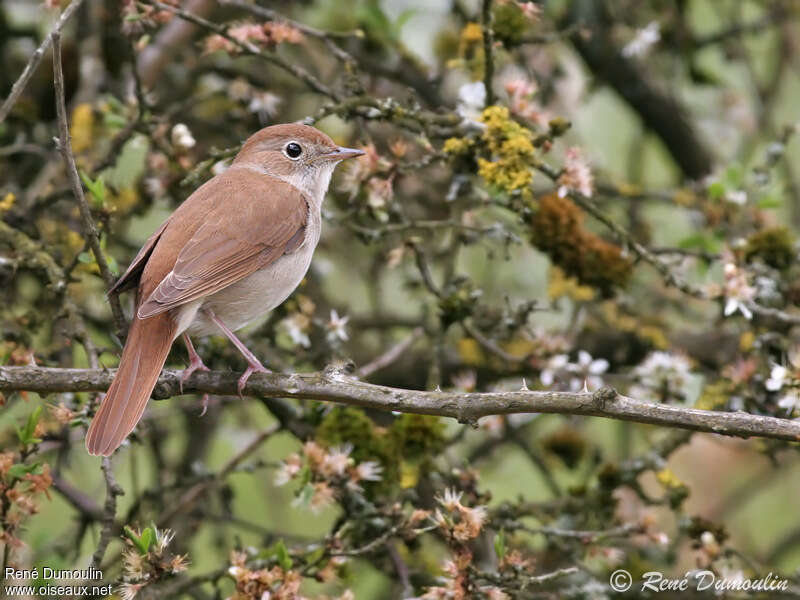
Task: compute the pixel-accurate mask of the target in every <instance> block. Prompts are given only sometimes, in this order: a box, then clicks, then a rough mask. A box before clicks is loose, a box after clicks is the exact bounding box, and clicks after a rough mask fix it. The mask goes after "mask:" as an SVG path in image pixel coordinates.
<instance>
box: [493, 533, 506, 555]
mask: <svg viewBox="0 0 800 600" xmlns="http://www.w3.org/2000/svg"><path fill="white" fill-rule="evenodd" d="M494 553H495V556H497V560H503V557H504V556H505V555H506V531H505V529H501V530H500V531H498V532H497V535H495V536H494Z"/></svg>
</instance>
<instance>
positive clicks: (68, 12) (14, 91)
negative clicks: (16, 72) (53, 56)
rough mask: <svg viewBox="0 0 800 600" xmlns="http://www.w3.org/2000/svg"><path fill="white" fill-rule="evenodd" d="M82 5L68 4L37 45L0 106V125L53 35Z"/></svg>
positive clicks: (76, 1)
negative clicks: (51, 28) (51, 29)
mask: <svg viewBox="0 0 800 600" xmlns="http://www.w3.org/2000/svg"><path fill="white" fill-rule="evenodd" d="M82 3H83V0H73V1H72V2H70V4H69V6H67V8H66V9H65V10H64V12H63V13H62V14H61V16H60V17H59V18H58V21H56V24H55V26H54V27H53V31H52V32H51V33H50V34H49V35H48V36H47V37H45V38H44V39H43V40H42V43H41V44H39V47H38V48H37V49H36V50H35V51H34V53H33V54H31V57H30V59H29V60H28V64H27V65H25V69H23V71H22V73H21V74H20V76H19V79H17V80H16V81H15V82H14V85H13V86H12V87H11V93H10V94H9V95H8V98H6V99H5V100H4V101H3V106H0V123H2V122H3V121H5V119H6V117H7V116H8V113H9V112H11V109H12V108H13V107H14V105H15V104H16V103H17V100H19V97H20V96H21V95H22V92H23V91H24V90H25V86H26V85H28V82H29V81H30V79H31V77H33V74H34V73H35V72H36V67H38V66H39V63H41V62H42V58H44V53H45V52H47V50H48V49H49V48H50V44H52V43H53V37H52V34H53V33H59V32H60V31H61V28H62V27H64V23H66V22H67V21H68V20H69V18H70V17H71V16H72V13H74V12H75V11H76V10H78V8H79V7H80V5H81V4H82Z"/></svg>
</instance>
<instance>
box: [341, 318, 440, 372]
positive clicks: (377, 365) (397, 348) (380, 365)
mask: <svg viewBox="0 0 800 600" xmlns="http://www.w3.org/2000/svg"><path fill="white" fill-rule="evenodd" d="M423 333H425V330H424V329H423V328H422V327H416V328H415V329H414V330H413V331H412V332H411V335H409V336H408V337H407V338H405V339H403V340H401V341H400V342H399V343H397V344H395V345H394V346H392V347H391V348H389V349H388V350H387V351H386V352H384V353H383V354H381V355H380V356H378V357H376V358H375V359H373V360H371V361H370V362H368V363H367V364H365V365H364V366H363V367H361V368H360V369H358V370H357V371H356V375H358V376H359V377H362V378H364V377H369V376H370V375H372V374H373V373H374V372H376V371H380V370H381V369H384V368H386V367H388V366H389V365H390V364H392V363H393V362H394V361H396V360H397V359H398V358H400V357H401V356H402V355H403V353H404V352H405V351H406V350H408V349H409V348H410V347H411V346H412V345H413V344H414V342H416V341H417V340H418V339H419V338H420V337H421V336H422V334H423Z"/></svg>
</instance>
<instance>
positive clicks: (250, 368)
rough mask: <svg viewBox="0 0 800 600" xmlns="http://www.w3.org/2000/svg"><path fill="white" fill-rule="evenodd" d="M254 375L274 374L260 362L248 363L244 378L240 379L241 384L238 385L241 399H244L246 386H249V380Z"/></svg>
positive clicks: (243, 374)
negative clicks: (243, 393) (243, 394)
mask: <svg viewBox="0 0 800 600" xmlns="http://www.w3.org/2000/svg"><path fill="white" fill-rule="evenodd" d="M253 373H272V371H270V370H269V369H268V368H266V367H265V366H264V365H262V364H261V363H260V362H257V361H256V362H255V363H253V362H248V363H247V369H245V371H244V373H242V376H241V377H239V383H238V384H237V389H238V390H239V398H241V397H242V392H243V391H244V386H245V385H247V380H248V379H250V375H252V374H253Z"/></svg>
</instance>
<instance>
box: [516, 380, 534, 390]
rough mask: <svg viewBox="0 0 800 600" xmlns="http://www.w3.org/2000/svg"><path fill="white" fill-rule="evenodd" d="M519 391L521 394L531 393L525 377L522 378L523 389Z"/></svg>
mask: <svg viewBox="0 0 800 600" xmlns="http://www.w3.org/2000/svg"><path fill="white" fill-rule="evenodd" d="M519 391H521V392H530V391H531V390H530V388H529V387H528V382H527V381H526V380H525V378H524V377H523V378H522V387H521V388H519Z"/></svg>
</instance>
